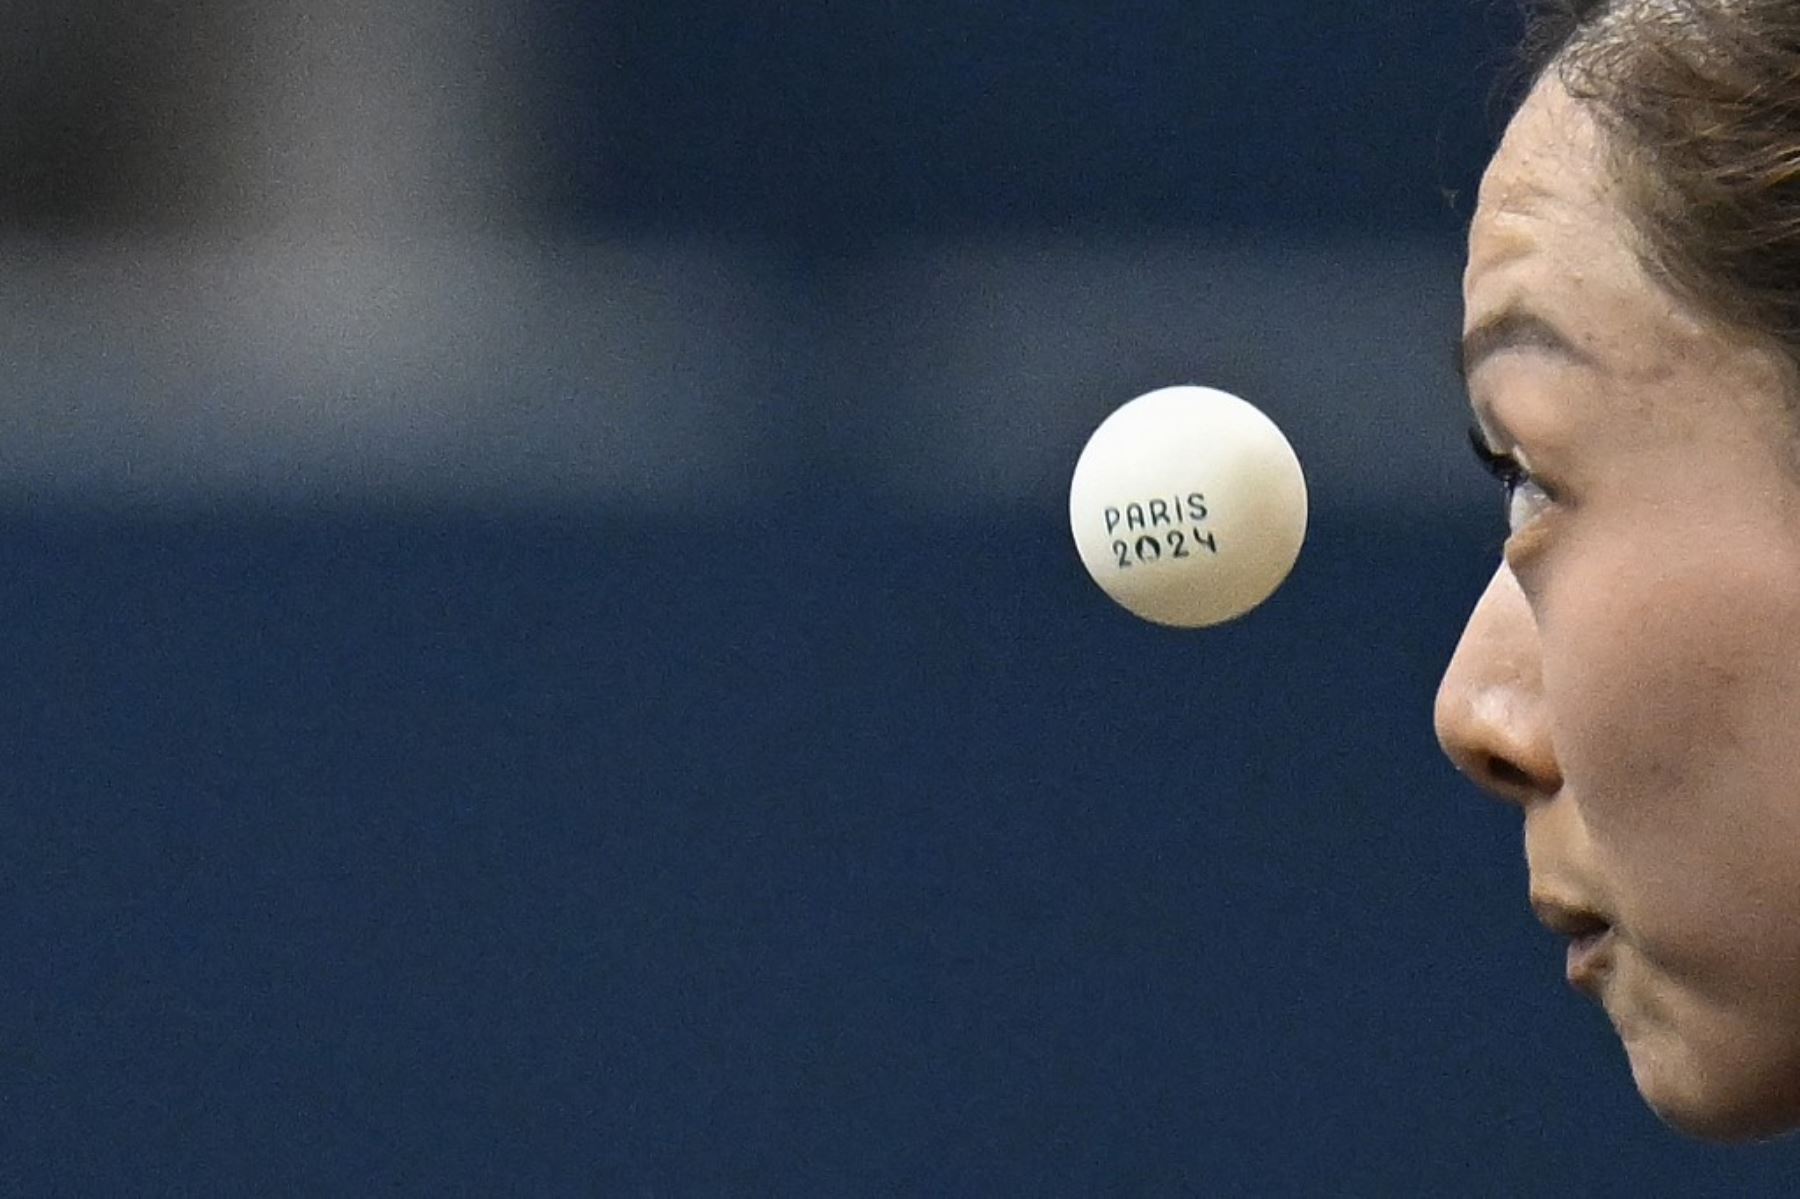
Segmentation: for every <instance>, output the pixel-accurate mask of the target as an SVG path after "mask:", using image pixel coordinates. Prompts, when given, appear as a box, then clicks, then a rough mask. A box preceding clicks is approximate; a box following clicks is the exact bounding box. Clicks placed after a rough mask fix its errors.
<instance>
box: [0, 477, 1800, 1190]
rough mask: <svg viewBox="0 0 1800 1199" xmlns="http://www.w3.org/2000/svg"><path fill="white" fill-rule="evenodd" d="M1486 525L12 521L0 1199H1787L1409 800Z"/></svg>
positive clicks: (1465, 830) (1420, 784) (762, 517)
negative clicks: (1663, 1120) (174, 1197)
mask: <svg viewBox="0 0 1800 1199" xmlns="http://www.w3.org/2000/svg"><path fill="white" fill-rule="evenodd" d="M1495 531H1496V530H1495V528H1494V527H1490V526H1489V525H1487V524H1485V523H1484V524H1482V525H1480V526H1479V527H1472V526H1470V525H1469V524H1468V523H1467V522H1457V521H1452V520H1443V521H1436V522H1434V521H1431V520H1425V521H1419V520H1416V519H1414V520H1408V521H1405V522H1403V523H1402V522H1398V521H1396V522H1380V521H1371V520H1367V519H1348V518H1344V517H1339V516H1334V515H1333V514H1331V513H1325V514H1321V517H1320V519H1319V520H1318V522H1317V524H1316V526H1315V528H1314V531H1313V533H1312V537H1311V540H1310V542H1309V544H1308V546H1307V549H1306V552H1305V554H1304V556H1303V558H1302V560H1301V563H1300V565H1299V567H1298V569H1297V571H1296V573H1295V575H1294V576H1293V578H1292V579H1291V580H1290V582H1289V584H1288V586H1287V587H1286V588H1285V589H1284V590H1283V591H1281V592H1280V593H1279V594H1278V595H1277V596H1276V597H1275V598H1274V599H1273V600H1272V601H1271V602H1270V603H1269V604H1268V605H1267V606H1266V607H1265V608H1264V609H1262V610H1260V611H1258V612H1257V613H1255V614H1253V615H1252V616H1251V617H1250V618H1248V619H1246V620H1244V621H1243V622H1241V623H1239V624H1236V625H1232V626H1228V627H1226V628H1223V629H1219V630H1215V631H1211V632H1206V633H1175V632H1170V631H1164V630H1158V629H1155V628H1152V627H1150V626H1147V625H1143V624H1139V623H1137V622H1135V621H1133V620H1132V619H1131V618H1129V617H1128V616H1126V615H1125V614H1123V613H1122V612H1120V611H1118V610H1117V609H1115V608H1113V607H1112V606H1111V604H1110V603H1109V602H1108V601H1107V600H1106V599H1105V598H1104V597H1103V596H1101V595H1100V593H1099V592H1098V591H1097V590H1096V589H1094V587H1093V586H1092V585H1091V584H1090V583H1089V581H1088V580H1087V579H1086V577H1085V576H1084V575H1083V574H1082V573H1081V571H1080V567H1079V565H1078V564H1077V563H1076V561H1075V559H1074V557H1073V554H1072V552H1071V550H1070V548H1069V546H1068V534H1067V531H1066V528H1065V527H1064V521H1063V517H1062V513H1061V512H1060V511H1059V510H1058V509H1057V508H1056V507H1055V506H1054V505H1050V504H1046V505H1043V506H1041V507H1035V508H1026V509H1021V510H1020V511H1018V512H1017V513H1015V514H1014V515H1013V516H1010V517H1001V516H993V517H991V518H989V519H985V520H981V521H964V522H960V523H951V522H944V523H941V524H934V523H928V522H922V521H919V520H917V519H913V520H906V519H899V518H896V516H895V515H894V513H893V512H892V511H890V510H886V509H884V508H882V507H880V506H877V505H874V504H871V503H869V502H867V501H865V500H859V499H857V498H856V497H855V496H853V495H839V496H809V497H798V496H797V497H796V498H795V500H794V501H793V502H792V503H791V504H790V505H788V506H786V507H784V508H782V509H781V510H779V511H776V510H741V511H721V512H718V513H716V514H715V515H714V516H713V517H711V518H707V519H688V520H675V519H669V520H663V521H656V520H643V521H636V522H630V523H622V522H619V521H617V520H606V519H601V518H592V519H590V518H584V517H580V516H576V515H570V516H568V517H566V518H562V519H557V520H550V519H544V520H538V521H523V520H520V521H510V522H509V521H498V520H495V521H481V520H475V519H469V520H450V519H435V520H424V519H420V520H402V519H392V520H372V519H371V520H359V521H343V520H331V519H325V518H319V519H316V520H309V519H287V520H270V521H266V522H255V521H249V520H224V519H220V520H215V521H203V522H197V523H190V524H181V525H177V524H160V525H158V524H152V523H147V522H139V523H118V522H99V521H79V520H73V519H70V520H62V521H51V520H43V521H16V522H14V523H11V524H9V525H7V526H5V527H4V529H0V552H3V554H4V560H5V562H6V563H7V569H6V570H5V572H3V574H0V612H3V613H4V619H5V622H6V627H7V643H8V645H9V646H10V647H14V648H13V650H12V652H11V653H10V654H9V657H8V663H7V666H6V668H5V672H4V681H5V687H6V695H7V703H6V705H5V707H4V709H0V711H3V712H4V717H3V719H4V721H5V725H4V734H3V735H4V743H5V745H6V746H7V747H8V751H7V763H6V770H5V771H4V773H3V775H0V785H3V786H4V794H5V800H6V810H7V811H8V813H9V819H8V826H9V827H8V833H7V836H6V838H5V840H4V850H5V854H6V859H5V870H4V875H3V877H4V878H5V880H6V884H7V888H6V894H5V897H4V906H5V910H6V914H7V926H8V927H9V928H10V929H12V930H13V934H14V936H16V937H17V938H18V940H16V941H15V943H14V946H13V949H12V950H11V951H10V952H8V954H7V960H8V962H9V967H8V969H7V970H6V971H5V972H4V973H0V997H3V999H4V1002H3V1004H0V1010H3V1011H4V1012H5V1013H7V1015H6V1024H5V1025H4V1027H0V1046H4V1050H3V1052H0V1080H3V1085H4V1095H5V1096H6V1105H5V1109H4V1112H5V1115H4V1120H5V1123H6V1125H7V1145H8V1148H7V1150H6V1152H5V1154H4V1155H3V1156H0V1193H21V1194H26V1193H30V1194H36V1193H51V1192H52V1190H55V1191H56V1192H57V1193H64V1194H100V1193H119V1192H121V1191H123V1190H127V1189H128V1190H131V1191H135V1192H139V1193H174V1192H176V1191H183V1193H221V1194H223V1193H238V1194H248V1193H275V1192H278V1191H285V1192H289V1193H293V1192H306V1193H315V1194H331V1193H338V1194H346V1193H370V1192H372V1191H375V1190H380V1189H384V1188H385V1187H387V1186H388V1185H390V1184H392V1185H393V1186H396V1187H400V1188H402V1189H403V1190H405V1191H408V1192H411V1193H432V1194H498V1193H527V1192H529V1193H541V1194H577V1193H581V1194H586V1193H595V1194H609V1195H610V1194H632V1195H640V1194H642V1195H679V1194H801V1193H809V1194H848V1193H865V1194H868V1193H896V1192H898V1193H912V1194H968V1195H989V1194H1026V1193H1034V1194H1094V1193H1137V1194H1172V1193H1196V1194H1207V1195H1219V1194H1242V1195H1269V1194H1321V1193H1353V1194H1367V1195H1395V1194H1456V1195H1474V1194H1513V1195H1517V1194H1625V1193H1633V1188H1638V1192H1639V1193H1643V1191H1642V1189H1643V1188H1645V1187H1647V1188H1648V1193H1656V1194H1698V1193H1709V1194H1750V1193H1757V1191H1758V1188H1759V1186H1760V1187H1762V1188H1763V1189H1765V1190H1766V1191H1767V1193H1779V1190H1780V1186H1781V1183H1782V1180H1784V1179H1787V1178H1791V1177H1792V1176H1793V1171H1794V1170H1795V1169H1796V1167H1797V1166H1800V1159H1797V1158H1796V1157H1795V1156H1794V1154H1793V1152H1792V1150H1790V1149H1768V1150H1756V1151H1735V1152H1723V1151H1715V1150H1709V1149H1702V1148H1698V1147H1695V1146H1693V1145H1691V1144H1689V1143H1687V1142H1684V1141H1682V1140H1680V1139H1678V1138H1676V1137H1674V1136H1673V1135H1672V1134H1669V1133H1667V1132H1665V1131H1664V1130H1662V1129H1661V1128H1660V1127H1658V1126H1657V1125H1656V1124H1655V1123H1654V1121H1653V1120H1652V1119H1651V1117H1650V1116H1649V1115H1648V1114H1646V1113H1645V1112H1644V1111H1643V1110H1642V1109H1641V1107H1640V1105H1639V1103H1638V1100H1637V1099H1636V1097H1635V1094H1634V1093H1633V1091H1632V1089H1631V1084H1630V1080H1629V1077H1628V1075H1627V1072H1626V1070H1625V1067H1624V1063H1623V1059H1622V1056H1621V1054H1620V1053H1619V1051H1618V1049H1617V1047H1616V1044H1615V1042H1614V1040H1613V1037H1612V1035H1611V1033H1610V1031H1609V1030H1608V1029H1607V1028H1606V1026H1605V1023H1604V1020H1603V1019H1602V1018H1601V1017H1600V1016H1599V1015H1598V1014H1597V1013H1595V1012H1593V1011H1591V1010H1590V1009H1589V1008H1588V1007H1587V1006H1586V1005H1585V1003H1584V1002H1583V1001H1581V1000H1579V999H1577V998H1576V997H1575V996H1573V995H1572V994H1571V993H1569V992H1568V991H1567V990H1566V988H1565V987H1564V985H1563V984H1562V982H1561V981H1560V978H1559V974H1560V954H1559V950H1558V948H1557V946H1556V945H1555V944H1554V943H1553V942H1552V940H1551V938H1549V937H1548V936H1547V935H1545V934H1542V933H1540V932H1538V931H1537V930H1536V929H1535V926H1533V925H1532V924H1531V922H1530V919H1529V917H1528V915H1527V914H1526V912H1525V908H1524V895H1523V892H1524V877H1523V869H1522V864H1521V861H1520V854H1519V830H1518V827H1517V821H1516V819H1515V818H1514V817H1513V815H1512V814H1511V813H1509V812H1506V811H1504V810H1502V809H1501V808H1500V807H1499V806H1498V805H1493V804H1489V803H1486V802H1484V801H1482V800H1479V799H1477V798H1476V797H1475V796H1474V795H1473V794H1472V793H1471V792H1469V791H1468V789H1466V788H1465V787H1463V786H1462V785H1461V784H1460V783H1459V781H1458V780H1457V779H1456V778H1455V777H1454V776H1453V774H1452V772H1451V771H1450V770H1449V768H1448V767H1447V766H1446V765H1445V763H1443V762H1442V761H1441V760H1440V759H1439V757H1438V756H1437V753H1436V750H1435V747H1434V744H1433V741H1432V737H1431V732H1430V728H1429V708H1430V701H1431V696H1432V692H1433V688H1434V685H1435V681H1436V674H1437V671H1438V669H1439V667H1440V665H1441V663H1442V662H1443V660H1444V658H1445V656H1446V655H1447V654H1448V652H1449V650H1450V648H1451V646H1452V644H1453V642H1454V639H1455V636H1456V633H1457V630H1458V625H1459V622H1460V618H1461V614H1462V611H1463V608H1464V606H1465V605H1466V604H1467V603H1468V602H1469V601H1470V600H1471V599H1472V598H1473V596H1474V595H1475V594H1476V592H1477V590H1478V589H1479V587H1480V585H1481V584H1482V582H1483V581H1484V578H1485V574H1486V571H1487V569H1488V561H1489V554H1490V551H1491V549H1492V544H1493V533H1494V532H1495ZM53 1181H54V1182H55V1183H57V1184H58V1185H57V1186H56V1187H55V1188H53V1187H52V1186H51V1183H52V1182H53ZM184 1188H193V1190H184Z"/></svg>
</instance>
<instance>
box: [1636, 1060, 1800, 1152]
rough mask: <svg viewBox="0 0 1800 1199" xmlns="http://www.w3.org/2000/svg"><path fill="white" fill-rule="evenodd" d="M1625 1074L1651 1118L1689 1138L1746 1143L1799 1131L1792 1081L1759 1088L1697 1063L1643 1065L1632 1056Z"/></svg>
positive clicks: (1798, 1102)
mask: <svg viewBox="0 0 1800 1199" xmlns="http://www.w3.org/2000/svg"><path fill="white" fill-rule="evenodd" d="M1631 1074H1632V1079H1633V1081H1634V1082H1636V1083H1637V1089H1638V1094H1640V1095H1642V1096H1643V1098H1644V1102H1645V1103H1647V1104H1649V1105H1650V1110H1651V1111H1653V1112H1655V1113H1656V1115H1657V1118H1658V1119H1660V1120H1661V1121H1662V1122H1663V1123H1664V1124H1666V1125H1668V1126H1669V1127H1670V1128H1672V1129H1674V1130H1675V1131H1677V1132H1679V1133H1682V1134H1683V1135H1685V1136H1689V1137H1692V1138H1694V1139H1695V1140H1700V1141H1707V1142H1710V1143H1713V1144H1717V1145H1747V1144H1753V1143H1756V1142H1759V1141H1772V1140H1775V1139H1776V1138H1779V1137H1783V1136H1787V1135H1789V1134H1790V1133H1793V1132H1796V1131H1800V1094H1796V1093H1795V1083H1794V1080H1791V1079H1789V1080H1783V1081H1785V1082H1786V1084H1787V1085H1786V1086H1759V1085H1756V1084H1757V1083H1759V1082H1762V1083H1766V1082H1768V1081H1769V1080H1767V1079H1757V1078H1755V1077H1753V1076H1752V1077H1746V1076H1745V1073H1744V1072H1742V1071H1738V1070H1730V1069H1711V1070H1709V1069H1706V1068H1705V1067H1704V1066H1702V1065H1700V1064H1698V1063H1691V1064H1690V1063H1683V1064H1682V1066H1681V1067H1677V1066H1676V1064H1675V1063H1671V1062H1668V1061H1666V1060H1661V1061H1659V1060H1656V1059H1655V1058H1651V1060H1648V1061H1645V1060H1641V1059H1640V1055H1638V1054H1636V1053H1633V1054H1632V1055H1631Z"/></svg>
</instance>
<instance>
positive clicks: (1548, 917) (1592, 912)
mask: <svg viewBox="0 0 1800 1199" xmlns="http://www.w3.org/2000/svg"><path fill="white" fill-rule="evenodd" d="M1531 910H1532V911H1533V912H1534V913H1536V915H1537V918H1538V922H1539V923H1540V924H1542V925H1543V926H1544V927H1545V928H1547V929H1549V930H1550V931H1551V932H1553V933H1555V934H1556V935H1558V936H1560V937H1568V938H1569V939H1570V940H1574V941H1581V940H1585V939H1586V938H1588V937H1597V936H1599V935H1600V934H1601V933H1604V932H1605V931H1606V930H1607V929H1609V928H1611V927H1612V923H1613V922H1612V921H1611V920H1609V919H1607V918H1606V917H1605V916H1604V915H1602V914H1601V912H1600V911H1599V909H1598V908H1595V907H1593V906H1592V905H1590V904H1585V903H1581V902H1580V901H1578V900H1572V899H1566V898H1561V897H1558V896H1554V895H1550V894H1546V893H1543V892H1533V893H1532V896H1531Z"/></svg>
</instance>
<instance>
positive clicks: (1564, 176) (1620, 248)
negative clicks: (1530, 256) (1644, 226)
mask: <svg viewBox="0 0 1800 1199" xmlns="http://www.w3.org/2000/svg"><path fill="white" fill-rule="evenodd" d="M1559 242H1561V243H1567V248H1568V249H1570V250H1574V249H1576V248H1579V249H1580V250H1581V253H1580V254H1579V255H1578V257H1579V258H1580V259H1584V260H1589V261H1591V260H1592V259H1593V258H1594V257H1595V256H1596V254H1598V253H1600V252H1602V251H1610V253H1607V254H1606V255H1605V256H1606V257H1607V258H1609V259H1611V260H1612V261H1611V263H1610V264H1609V265H1612V266H1615V267H1618V268H1624V267H1627V266H1628V265H1630V264H1631V262H1632V258H1633V256H1632V255H1631V253H1630V251H1629V247H1628V245H1627V240H1626V223H1625V221H1624V219H1623V217H1622V216H1621V214H1620V213H1619V210H1618V208H1617V207H1616V203H1615V197H1614V196H1613V194H1612V188H1611V186H1610V184H1609V180H1608V176H1607V173H1606V159H1605V150H1604V144H1603V140H1602V135H1601V132H1600V128H1599V126H1598V125H1597V124H1596V123H1595V121H1594V119H1593V117H1592V116H1591V115H1589V113H1588V112H1587V111H1586V109H1585V108H1583V107H1582V105H1580V104H1579V103H1577V102H1576V101H1575V100H1574V99H1572V98H1571V97H1570V96H1569V94H1568V93H1567V92H1566V91H1565V90H1563V88H1562V87H1561V86H1560V85H1559V84H1557V83H1556V82H1555V81H1554V80H1547V81H1546V82H1544V83H1540V84H1539V85H1538V86H1537V88H1536V89H1534V90H1533V91H1532V93H1531V95H1530V96H1529V97H1528V98H1527V99H1526V101H1525V103H1524V105H1523V106H1521V107H1520V109H1519V111H1518V114H1517V115H1516V116H1514V118H1513V120H1512V123H1511V124H1510V125H1508V126H1507V130H1506V136H1505V137H1504V138H1503V139H1502V140H1501V143H1500V148H1499V149H1498V150H1497V151H1496V152H1495V154H1494V158H1493V160H1492V162H1490V163H1489V165H1488V169H1487V172H1486V174H1484V175H1483V176H1482V180H1481V192H1480V198H1479V202H1478V204H1477V206H1476V211H1475V219H1474V222H1473V223H1472V224H1471V226H1470V230H1469V278H1470V280H1471V281H1474V280H1475V279H1477V278H1479V277H1480V275H1481V274H1482V273H1483V272H1484V271H1485V270H1488V269H1491V268H1495V267H1499V266H1503V265H1505V264H1506V263H1507V262H1509V261H1511V260H1512V259H1515V258H1517V257H1520V256H1522V255H1524V254H1526V253H1528V252H1529V251H1530V250H1532V249H1533V248H1539V249H1546V250H1552V249H1555V248H1556V247H1557V243H1559ZM1558 257H1559V258H1563V255H1560V254H1559V255H1558Z"/></svg>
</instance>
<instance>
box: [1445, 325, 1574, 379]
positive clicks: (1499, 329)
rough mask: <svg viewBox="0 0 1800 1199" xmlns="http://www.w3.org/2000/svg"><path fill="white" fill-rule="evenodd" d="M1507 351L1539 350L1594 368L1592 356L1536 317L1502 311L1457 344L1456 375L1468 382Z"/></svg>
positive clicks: (1477, 326) (1560, 331)
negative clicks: (1492, 360) (1480, 368)
mask: <svg viewBox="0 0 1800 1199" xmlns="http://www.w3.org/2000/svg"><path fill="white" fill-rule="evenodd" d="M1507 350H1541V351H1544V352H1545V353H1549V354H1553V355H1555V356H1556V357H1559V358H1563V359H1566V360H1568V361H1569V362H1571V363H1574V364H1576V365H1578V366H1592V365H1594V356H1593V355H1592V354H1590V353H1588V352H1587V351H1586V350H1584V349H1582V348H1581V347H1580V346H1578V345H1576V344H1575V343H1574V342H1573V341H1571V340H1570V339H1569V338H1568V337H1567V336H1566V335H1565V334H1564V333H1563V331H1562V330H1561V329H1558V328H1557V327H1556V326H1555V325H1553V324H1551V323H1550V322H1549V321H1547V320H1545V319H1544V318H1543V317H1541V316H1539V315H1537V313H1535V312H1530V311H1527V310H1526V309H1523V308H1503V309H1501V310H1500V311H1499V312H1497V313H1495V314H1494V315H1493V316H1490V317H1488V318H1487V319H1485V320H1483V321H1482V322H1481V323H1480V324H1479V325H1476V326H1475V327H1474V328H1473V329H1470V330H1469V331H1468V332H1467V333H1465V334H1463V335H1462V338H1461V339H1460V340H1459V341H1458V342H1457V343H1456V347H1455V353H1456V373H1457V374H1459V375H1461V376H1462V377H1463V379H1464V380H1467V379H1468V378H1469V376H1470V375H1473V374H1474V373H1475V370H1476V368H1477V367H1479V366H1480V365H1481V364H1482V363H1484V362H1486V361H1487V360H1488V359H1489V358H1492V357H1493V356H1494V355H1495V354H1499V353H1503V352H1505V351H1507Z"/></svg>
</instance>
